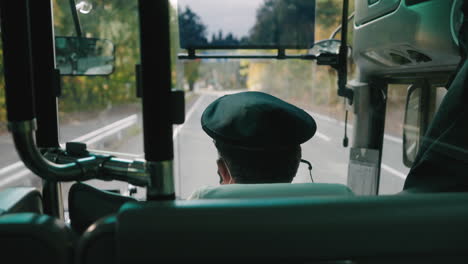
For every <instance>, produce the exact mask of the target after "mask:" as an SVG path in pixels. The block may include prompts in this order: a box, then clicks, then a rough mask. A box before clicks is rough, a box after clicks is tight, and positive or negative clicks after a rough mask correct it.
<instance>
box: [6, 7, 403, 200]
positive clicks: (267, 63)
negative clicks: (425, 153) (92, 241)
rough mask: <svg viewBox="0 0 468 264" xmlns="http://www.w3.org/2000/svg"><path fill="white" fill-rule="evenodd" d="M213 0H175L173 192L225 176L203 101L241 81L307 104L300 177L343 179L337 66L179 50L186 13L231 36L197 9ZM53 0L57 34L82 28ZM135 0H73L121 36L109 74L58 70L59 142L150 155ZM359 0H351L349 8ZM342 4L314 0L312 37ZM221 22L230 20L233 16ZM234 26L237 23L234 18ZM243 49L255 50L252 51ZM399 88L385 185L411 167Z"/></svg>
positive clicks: (83, 23)
mask: <svg viewBox="0 0 468 264" xmlns="http://www.w3.org/2000/svg"><path fill="white" fill-rule="evenodd" d="M211 2H212V1H199V2H197V3H198V4H197V8H194V9H193V10H190V16H188V15H187V12H188V10H189V9H188V8H187V6H184V1H181V2H179V3H178V2H177V1H171V4H172V5H171V10H170V14H171V45H172V54H171V59H172V65H171V67H172V86H173V88H174V89H181V90H184V91H185V100H186V109H185V111H186V121H185V123H184V124H183V125H179V126H174V134H173V138H174V153H175V156H174V159H175V163H174V164H175V165H174V169H175V171H174V172H175V181H176V194H177V196H178V197H179V198H183V199H184V198H187V197H189V196H190V194H192V193H193V192H194V191H195V190H197V189H198V188H200V187H202V186H206V185H211V186H217V185H219V177H218V175H217V166H216V160H217V158H218V153H217V151H216V148H215V146H214V144H213V142H212V139H211V138H210V137H209V136H208V135H206V134H205V133H204V132H203V130H202V129H201V125H200V118H201V114H202V113H203V110H204V109H205V108H206V107H207V106H208V105H209V104H210V103H211V102H213V101H214V100H216V99H217V98H219V97H220V96H222V95H225V94H230V93H237V92H242V91H262V92H265V93H269V94H271V95H274V96H277V97H279V98H281V99H283V100H285V101H287V102H289V103H291V104H294V105H296V106H298V107H300V108H302V109H304V110H305V111H307V112H308V113H309V114H310V115H311V116H312V117H313V118H314V119H315V121H316V122H317V127H318V129H317V133H316V134H315V136H314V137H313V138H312V139H311V140H309V141H308V142H306V143H304V144H303V145H302V157H303V158H304V159H306V160H308V161H310V162H311V164H312V167H313V169H312V177H311V176H310V174H309V170H308V167H307V166H306V165H304V164H301V165H300V167H299V170H298V173H297V175H296V177H295V178H294V181H293V182H294V183H301V182H311V181H312V180H313V181H314V182H324V183H341V184H347V172H348V166H349V156H350V151H349V148H345V147H343V139H344V137H345V127H346V126H345V121H346V120H345V117H346V110H348V118H347V124H348V125H347V135H348V137H349V146H351V145H352V140H353V139H352V136H351V135H352V132H353V119H354V117H353V111H352V108H350V107H349V106H347V105H346V103H345V101H344V99H343V98H342V97H338V95H337V74H336V71H335V70H334V69H332V68H331V67H328V66H319V65H317V64H316V62H314V61H307V60H265V59H238V60H226V59H207V60H180V59H177V56H176V54H177V53H181V52H186V50H184V49H182V48H181V47H180V41H179V33H180V32H179V30H178V25H177V24H178V23H180V22H181V20H184V19H189V20H192V21H191V22H190V21H189V22H190V23H192V25H195V26H196V27H198V28H201V29H204V30H201V31H200V32H204V31H206V32H205V33H206V34H207V35H206V37H207V38H209V39H210V40H217V41H221V42H223V41H226V39H228V40H229V39H230V37H229V34H224V33H222V34H218V35H217V34H214V33H213V32H219V29H218V28H212V24H211V22H209V19H205V18H204V16H202V15H201V14H198V13H197V12H198V11H197V10H209V9H210V8H211V7H212V6H211V4H213V3H211ZM270 2H271V1H268V0H266V1H256V3H257V4H259V5H258V6H256V7H254V8H256V9H255V10H254V11H252V10H251V11H249V12H250V13H252V14H256V15H257V16H256V17H261V14H260V13H261V12H262V10H265V6H266V5H268V3H270ZM53 3H54V9H53V11H54V30H55V35H56V36H65V37H67V36H77V27H76V26H77V25H76V23H74V21H73V19H72V17H73V16H72V14H71V11H70V1H68V0H54V1H53ZM210 3H211V4H210ZM137 4H138V3H137V1H96V0H84V1H76V6H75V8H76V10H77V14H78V18H79V22H80V30H81V32H82V36H83V37H87V38H97V39H105V40H108V41H111V42H112V43H113V44H114V45H115V70H114V72H113V73H112V74H111V75H109V76H105V77H102V76H92V77H89V76H83V77H73V76H63V77H62V78H61V87H62V88H61V95H60V97H59V122H60V143H61V144H62V145H63V146H65V143H66V142H70V141H79V142H83V143H86V144H87V147H88V149H90V150H92V151H94V152H96V153H108V154H112V155H115V156H118V157H123V158H129V159H141V158H144V153H143V135H142V124H141V122H142V121H141V102H140V99H139V98H138V96H137V95H138V91H137V78H136V76H137V74H136V65H137V64H139V60H140V59H139V56H140V53H139V34H138V32H139V30H138V12H137V9H138V8H137ZM353 6H354V3H353V1H351V3H350V7H351V9H352V7H353ZM341 12H342V1H340V0H317V1H316V6H315V14H314V16H315V17H314V19H315V26H314V28H313V31H312V33H313V39H315V42H319V41H322V40H326V39H329V38H330V36H332V35H333V33H334V32H335V31H336V30H337V28H339V26H340V23H341ZM351 12H353V10H351V11H350V13H351ZM351 21H352V20H351ZM224 22H225V23H226V24H229V21H224ZM233 23H236V22H233ZM352 25H353V23H352V22H351V23H350V27H349V29H348V31H349V34H350V35H349V38H350V39H349V43H352V39H353V30H352V29H353V26H352ZM230 28H235V24H233V25H232V26H231V27H230ZM226 32H227V31H226ZM205 33H203V34H205ZM204 37H205V36H204ZM340 37H341V35H340V34H339V33H338V34H336V35H335V36H334V38H335V39H340ZM335 46H336V42H335ZM242 52H243V54H250V53H252V52H253V53H255V52H256V51H255V50H248V51H242ZM242 52H241V53H242ZM262 52H265V50H263V51H262ZM266 52H276V51H272V50H267V51H266ZM308 52H309V50H307V49H302V50H287V53H288V54H307V53H308ZM355 74H356V73H355V66H354V64H353V61H352V60H350V63H349V77H348V79H349V80H351V79H353V76H354V75H355ZM2 78H3V76H2ZM156 85H157V84H155V86H156ZM394 90H395V92H392V93H390V94H389V98H388V99H389V100H390V102H389V103H388V104H387V122H386V127H387V128H386V131H385V134H386V135H385V142H384V146H386V147H384V151H383V163H382V171H381V179H382V180H381V190H383V193H395V192H398V191H400V190H401V188H402V185H403V182H404V177H405V175H406V174H407V171H408V168H407V167H405V166H404V165H403V164H402V161H401V158H400V156H396V155H392V153H394V152H395V151H398V152H399V153H401V127H402V122H403V112H402V111H404V110H403V109H404V97H405V94H406V90H405V89H404V88H401V89H394ZM3 91H4V90H3V89H0V130H1V131H3V134H2V135H1V136H2V137H3V136H5V138H6V135H5V128H6V125H5V107H4V105H3V101H2V100H3V98H4V94H3ZM10 145H11V146H9V148H10V150H13V149H14V148H13V145H12V144H10ZM3 149H4V148H3V147H2V152H1V154H2V155H7V151H3ZM10 152H12V153H13V151H10ZM9 157H10V156H9ZM2 160H8V162H7V163H5V164H3V165H2V166H3V167H1V168H7V169H9V168H10V167H8V166H12V165H14V162H15V161H17V160H18V158H17V157H16V155H13V156H11V157H10V158H8V159H2ZM18 164H20V163H18ZM15 166H16V165H15ZM18 166H19V165H18ZM1 168H0V169H1ZM0 172H1V170H0ZM26 172H27V171H26ZM22 173H23V172H22ZM23 174H24V173H23ZM0 176H1V175H0ZM23 183H24V182H23ZM92 183H93V184H97V186H98V187H99V188H102V189H106V190H112V191H118V192H120V193H126V192H128V184H125V183H121V182H99V181H92ZM64 185H65V186H66V185H68V184H64ZM5 186H8V185H5ZM1 187H2V186H0V188H1ZM64 195H66V192H64ZM137 197H138V198H141V199H143V198H144V197H145V193H144V190H142V189H139V191H138V193H137ZM65 200H66V199H65Z"/></svg>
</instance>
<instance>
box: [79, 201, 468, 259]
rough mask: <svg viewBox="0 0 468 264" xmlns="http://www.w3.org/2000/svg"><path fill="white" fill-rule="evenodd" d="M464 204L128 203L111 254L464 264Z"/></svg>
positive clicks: (467, 254)
mask: <svg viewBox="0 0 468 264" xmlns="http://www.w3.org/2000/svg"><path fill="white" fill-rule="evenodd" d="M467 204H468V195H467V194H431V195H429V194H417V195H416V194H414V195H399V196H379V197H319V198H303V199H301V198H289V199H239V200H195V201H175V202H146V203H128V204H126V205H124V207H123V208H122V209H121V211H120V212H119V213H118V214H117V216H116V218H115V224H113V226H114V232H115V233H114V235H113V238H114V243H113V245H112V246H113V247H115V249H114V252H115V260H116V262H119V263H156V262H160V263H182V262H185V263H187V262H188V263H199V262H203V263H221V262H222V263H245V262H252V263H253V262H254V263H259V262H260V263H305V262H307V263H308V262H320V261H354V262H356V263H367V262H371V263H392V262H393V263H448V262H451V263H464V262H466V261H467V260H468V236H467V234H468V210H467V207H466V205H467ZM98 232H100V227H99V226H96V227H94V228H93V229H88V231H87V232H86V233H88V235H92V234H93V233H98ZM82 242H83V243H84V244H85V245H84V247H83V248H86V247H89V246H90V245H86V243H87V241H82ZM88 242H89V241H88ZM91 243H92V242H91ZM91 246H92V245H91ZM79 254H80V255H81V254H82V253H81V252H79ZM91 258H92V257H91ZM80 263H87V262H80Z"/></svg>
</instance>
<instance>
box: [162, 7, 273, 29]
mask: <svg viewBox="0 0 468 264" xmlns="http://www.w3.org/2000/svg"><path fill="white" fill-rule="evenodd" d="M175 2H177V4H178V5H179V6H181V7H182V8H183V9H185V6H187V5H188V6H189V7H190V9H192V11H194V12H195V13H197V14H198V15H199V16H200V17H201V20H202V21H203V23H204V24H205V25H206V26H207V32H208V35H207V37H208V38H211V35H212V34H213V33H217V32H218V31H219V29H223V33H224V32H225V33H228V32H232V33H233V34H234V36H236V37H238V38H240V37H242V36H246V35H247V34H248V32H249V30H250V29H251V28H252V27H253V26H254V23H255V16H256V12H257V9H258V8H259V7H260V6H261V4H262V3H263V2H264V0H176V1H175V0H171V3H173V4H174V3H175Z"/></svg>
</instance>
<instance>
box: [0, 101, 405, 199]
mask: <svg viewBox="0 0 468 264" xmlns="http://www.w3.org/2000/svg"><path fill="white" fill-rule="evenodd" d="M218 97H219V94H213V93H204V94H201V95H200V96H199V97H198V98H197V99H195V100H194V101H193V103H192V104H190V107H188V109H187V111H186V122H185V123H184V124H183V125H180V126H174V150H175V151H174V153H175V157H174V160H175V163H174V164H175V168H174V169H175V175H176V179H175V182H176V193H177V196H178V197H180V198H186V197H188V196H189V195H190V194H191V193H192V192H193V191H194V190H196V189H197V188H199V187H202V186H206V185H217V184H218V181H219V179H218V176H217V174H216V163H215V161H216V158H217V153H216V149H215V147H214V145H213V143H212V140H211V138H209V137H208V136H207V135H206V134H205V133H204V132H203V130H202V129H201V125H200V117H201V114H202V112H203V110H204V109H205V108H206V107H207V106H208V105H209V104H210V103H211V102H212V101H213V100H215V99H216V98H218ZM311 115H312V116H313V117H314V118H315V120H316V121H317V126H318V131H317V134H316V135H315V136H314V137H313V138H312V139H311V140H310V141H308V142H306V143H305V144H303V145H302V149H303V158H304V159H307V160H309V161H310V162H311V163H312V165H313V171H312V174H313V180H314V181H315V182H333V183H343V184H346V178H347V169H348V161H349V148H343V147H342V146H341V144H342V138H343V132H344V124H343V123H342V122H340V121H337V120H334V119H331V118H328V117H326V116H322V115H319V114H317V113H311ZM348 130H349V132H350V133H349V134H351V132H352V126H349V127H348ZM141 131H142V129H141V115H140V113H139V109H137V108H136V109H131V110H129V111H108V112H103V113H102V114H100V115H99V116H97V117H95V118H92V119H91V120H87V121H82V122H73V123H71V124H67V125H65V126H63V127H61V135H63V137H62V139H63V141H64V142H66V141H83V142H86V143H87V144H88V146H89V147H90V148H93V149H105V150H106V151H113V152H116V153H127V154H126V155H123V157H124V158H143V157H144V155H143V144H142V142H143V137H142V134H141ZM351 144H352V142H350V145H351ZM0 149H1V151H0V157H1V159H0V188H5V187H11V186H25V185H31V184H37V183H38V182H39V181H40V180H39V179H38V177H36V176H34V175H32V174H31V173H30V172H29V171H28V170H27V169H25V168H24V166H23V165H22V163H21V162H18V156H17V154H16V152H15V151H14V146H13V145H12V142H11V138H10V135H3V136H0ZM401 152H402V146H401V140H399V139H397V138H394V137H391V136H386V137H385V142H384V151H383V157H382V159H383V162H382V173H381V182H380V193H382V194H391V193H396V192H399V191H401V189H402V186H403V183H404V179H405V176H406V174H407V172H408V169H407V168H406V167H404V165H403V164H402V162H401ZM117 155H119V154H117ZM119 156H121V155H119ZM294 182H310V176H309V172H308V170H307V167H306V166H305V165H301V166H300V168H299V171H298V174H297V176H296V178H295V180H294ZM91 183H92V184H95V185H97V186H98V187H100V188H105V189H118V190H120V191H121V192H125V190H126V187H127V185H126V184H122V183H119V182H101V181H91ZM68 186H69V184H64V187H65V189H68ZM65 195H66V191H65ZM137 197H139V198H143V197H144V190H142V189H139V192H138V195H137Z"/></svg>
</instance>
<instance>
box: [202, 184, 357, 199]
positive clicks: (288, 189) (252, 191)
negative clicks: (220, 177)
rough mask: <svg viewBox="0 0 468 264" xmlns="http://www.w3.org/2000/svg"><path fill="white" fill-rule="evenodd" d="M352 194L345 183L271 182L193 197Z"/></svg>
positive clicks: (217, 189)
mask: <svg viewBox="0 0 468 264" xmlns="http://www.w3.org/2000/svg"><path fill="white" fill-rule="evenodd" d="M337 195H338V196H341V195H344V196H351V195H353V192H352V191H351V190H350V189H349V188H348V187H347V186H346V185H343V184H330V183H294V184H291V183H271V184H227V185H220V186H216V187H208V188H204V189H201V190H199V191H198V192H197V193H196V195H195V196H197V197H193V198H198V199H237V198H280V197H284V198H286V197H318V196H337Z"/></svg>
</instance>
